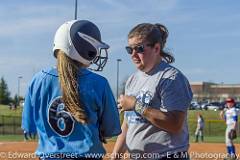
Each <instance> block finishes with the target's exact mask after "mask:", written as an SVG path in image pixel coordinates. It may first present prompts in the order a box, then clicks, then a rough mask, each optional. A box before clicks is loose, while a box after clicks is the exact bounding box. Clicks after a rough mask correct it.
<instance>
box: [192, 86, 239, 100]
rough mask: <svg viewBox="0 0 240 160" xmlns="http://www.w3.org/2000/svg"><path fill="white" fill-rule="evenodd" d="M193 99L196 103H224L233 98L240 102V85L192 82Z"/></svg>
mask: <svg viewBox="0 0 240 160" xmlns="http://www.w3.org/2000/svg"><path fill="white" fill-rule="evenodd" d="M190 84H191V88H192V91H193V99H194V100H196V101H224V100H225V99H226V98H227V97H233V98H235V100H237V101H240V84H224V83H221V84H217V83H211V82H192V83H190Z"/></svg>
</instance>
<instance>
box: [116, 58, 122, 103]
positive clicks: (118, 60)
mask: <svg viewBox="0 0 240 160" xmlns="http://www.w3.org/2000/svg"><path fill="white" fill-rule="evenodd" d="M121 61H122V60H121V59H117V93H116V96H117V98H118V88H119V84H118V83H119V62H121ZM117 98H116V99H117Z"/></svg>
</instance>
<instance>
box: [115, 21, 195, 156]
mask: <svg viewBox="0 0 240 160" xmlns="http://www.w3.org/2000/svg"><path fill="white" fill-rule="evenodd" d="M167 37H168V31H167V28H166V27H165V26H164V25H161V24H150V23H142V24H139V25H137V26H136V27H134V28H133V29H132V30H131V31H130V33H129V35H128V44H129V46H127V47H126V49H127V52H128V54H129V55H130V56H131V58H132V61H133V63H134V64H135V66H136V67H137V69H138V71H137V72H136V73H134V74H133V75H132V76H130V78H129V79H128V81H127V83H126V86H125V95H120V97H119V99H118V102H119V104H118V106H119V108H120V109H121V110H122V111H125V116H124V121H123V124H122V134H121V135H120V136H118V139H117V142H116V144H115V147H114V151H113V152H114V155H121V153H124V152H125V151H126V150H128V152H129V153H130V156H131V158H132V159H147V160H151V159H154V160H155V159H156V160H160V159H161V160H165V159H181V160H186V159H188V158H189V157H188V153H187V151H188V148H189V135H188V127H187V110H188V107H189V105H190V102H191V100H192V91H191V88H190V85H189V82H188V80H187V78H186V77H185V76H184V75H183V74H182V73H181V72H180V71H179V70H178V69H176V68H175V67H173V66H171V65H169V64H168V63H171V62H173V61H174V57H173V56H172V55H171V54H169V53H168V52H166V51H165V50H164V46H165V43H166V40H167ZM118 158H119V157H114V158H113V159H118Z"/></svg>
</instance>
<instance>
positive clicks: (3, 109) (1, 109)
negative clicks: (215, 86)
mask: <svg viewBox="0 0 240 160" xmlns="http://www.w3.org/2000/svg"><path fill="white" fill-rule="evenodd" d="M1 115H3V116H14V117H15V116H16V117H19V116H22V107H19V106H18V107H17V109H16V110H13V109H11V110H10V109H9V106H7V105H0V116H1Z"/></svg>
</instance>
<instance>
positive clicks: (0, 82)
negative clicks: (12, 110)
mask: <svg viewBox="0 0 240 160" xmlns="http://www.w3.org/2000/svg"><path fill="white" fill-rule="evenodd" d="M21 99H23V98H22V97H18V95H15V96H14V97H11V93H10V91H9V90H8V85H7V82H6V81H5V79H4V78H3V77H1V79H0V104H4V105H10V104H14V105H18V102H19V100H21Z"/></svg>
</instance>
